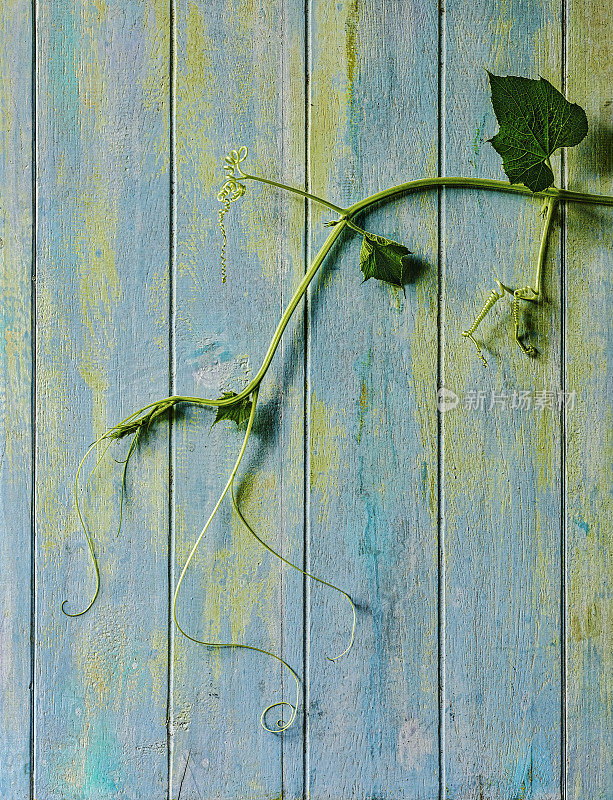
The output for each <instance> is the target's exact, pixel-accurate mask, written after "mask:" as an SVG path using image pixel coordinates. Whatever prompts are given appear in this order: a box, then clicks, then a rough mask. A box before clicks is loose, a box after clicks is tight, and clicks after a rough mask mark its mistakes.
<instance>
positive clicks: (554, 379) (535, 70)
mask: <svg viewBox="0 0 613 800" xmlns="http://www.w3.org/2000/svg"><path fill="white" fill-rule="evenodd" d="M445 9H446V13H445V19H444V31H445V33H444V38H445V48H444V52H445V71H446V80H445V85H444V87H443V91H444V96H443V118H444V120H445V123H444V124H445V133H444V146H445V154H446V156H445V161H444V165H443V168H444V174H447V175H466V176H476V177H487V178H491V177H493V178H498V179H504V174H503V172H502V166H501V161H500V159H499V157H498V156H497V154H496V153H495V152H494V150H493V148H492V147H491V146H490V145H489V144H487V143H486V139H488V138H490V137H491V136H492V135H493V134H494V133H495V132H496V130H497V125H496V120H495V117H494V113H493V111H492V108H491V103H490V98H489V85H488V81H487V75H486V73H485V71H484V68H487V69H489V70H490V71H492V72H493V73H495V74H499V75H507V74H511V75H523V76H526V77H531V78H538V76H539V75H543V76H544V77H546V78H548V79H549V80H551V81H552V82H553V83H554V85H556V86H559V85H560V74H561V69H560V35H559V31H560V28H561V25H560V17H559V13H558V4H554V3H544V4H540V3H539V4H525V3H519V2H510V3H504V4H501V3H496V2H490V0H482V1H481V2H477V3H475V2H449V3H447V4H446V6H445ZM556 165H557V162H556V161H555V159H554V166H556ZM556 171H557V170H556ZM540 208H541V203H539V202H538V201H533V200H530V199H524V198H520V197H515V196H510V195H497V194H493V193H488V194H486V193H485V192H480V191H478V190H473V191H471V192H468V191H456V190H451V189H450V190H448V191H447V192H446V196H445V209H444V217H443V220H444V225H445V232H444V239H443V241H444V266H443V273H444V278H443V297H444V308H443V316H442V324H443V334H442V335H443V342H444V360H443V376H442V377H443V384H444V386H445V387H446V388H447V389H449V390H451V391H453V392H455V393H456V395H457V396H458V405H457V407H455V408H452V409H449V410H448V411H446V412H444V413H443V412H442V413H441V418H442V419H441V423H442V440H443V459H444V461H443V466H442V469H443V474H444V484H443V492H442V502H443V519H444V543H445V545H444V548H445V562H444V563H445V571H446V577H445V609H446V610H445V632H444V636H445V652H444V671H445V678H444V680H445V693H446V706H445V714H446V724H445V736H444V738H445V743H444V749H445V752H444V763H445V771H446V778H445V780H446V786H445V791H446V792H448V796H449V797H450V798H454V800H460V799H461V800H468V799H469V798H470V800H472V799H473V798H474V800H477V798H479V799H481V798H491V799H492V800H493V799H494V798H496V800H512V799H513V800H514V799H515V798H518V797H538V798H545V797H547V798H550V797H551V798H553V797H558V796H559V792H560V741H561V727H560V707H561V696H560V672H561V670H560V659H561V648H560V613H559V608H560V538H561V533H560V532H561V513H560V491H561V489H560V478H559V470H560V458H559V452H560V430H559V412H558V411H557V408H556V407H555V405H554V407H553V408H548V407H544V408H537V407H536V406H537V405H538V404H539V403H540V401H538V403H537V395H538V396H539V397H541V396H542V395H541V394H539V393H542V392H543V390H545V391H549V392H556V391H557V390H558V389H559V388H560V387H559V376H560V344H559V340H560V297H559V289H558V286H559V268H560V267H559V228H558V223H557V222H556V226H555V229H554V231H553V233H552V235H551V238H550V244H549V251H548V258H547V266H546V270H545V275H544V287H545V288H544V294H545V300H544V302H543V303H541V304H539V305H538V307H536V308H535V309H534V310H532V311H531V312H528V313H529V314H530V316H529V317H528V322H529V328H530V334H529V337H530V340H531V341H532V342H533V343H534V344H535V345H536V347H537V350H538V357H537V358H536V359H530V358H528V357H527V356H526V355H524V354H523V353H522V352H521V351H520V349H519V347H518V346H517V344H516V343H515V341H514V338H513V323H512V316H511V311H510V303H509V302H508V301H507V300H506V299H505V300H504V301H499V305H498V306H496V307H495V308H494V310H493V311H492V312H490V314H489V315H488V316H487V317H486V318H485V320H484V321H483V322H482V323H481V326H480V327H479V329H478V331H477V334H476V336H477V338H478V340H479V341H481V342H483V349H484V354H485V357H486V359H487V361H488V367H487V368H484V366H483V364H482V363H481V361H480V360H479V358H478V356H477V353H476V352H475V348H474V346H473V344H472V342H470V340H468V339H466V338H463V337H462V336H461V335H460V332H461V331H462V330H464V329H467V328H469V327H470V325H471V323H472V321H473V320H474V318H475V317H476V315H477V314H478V313H479V310H480V309H481V308H482V306H483V304H484V302H485V300H486V298H487V297H488V295H489V293H490V291H491V290H492V289H493V288H494V287H495V286H496V284H495V278H500V280H502V281H503V282H504V283H506V284H507V285H511V286H513V287H519V286H526V285H527V284H528V283H532V281H533V277H534V270H535V264H536V256H537V252H538V246H539V241H540V236H541V227H542V220H541V217H540V213H539V212H540ZM557 219H559V217H558V218H557ZM522 391H525V392H528V393H529V397H530V402H531V408H529V409H523V410H522V409H521V408H514V407H513V402H514V401H513V397H514V393H519V392H522ZM479 392H482V393H483V394H482V395H480V394H479ZM480 398H483V400H482V401H481V399H480ZM515 398H516V402H517V398H519V395H518V394H516V395H515ZM545 398H546V400H547V402H549V396H548V395H545ZM481 402H483V408H480V407H479V406H480V404H481ZM474 406H477V407H476V408H474Z"/></svg>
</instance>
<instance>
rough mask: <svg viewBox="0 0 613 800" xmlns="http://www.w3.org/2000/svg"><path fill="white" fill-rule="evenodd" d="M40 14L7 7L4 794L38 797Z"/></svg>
mask: <svg viewBox="0 0 613 800" xmlns="http://www.w3.org/2000/svg"><path fill="white" fill-rule="evenodd" d="M31 25H32V21H31V16H30V4H29V3H26V2H16V3H13V4H11V7H10V8H9V7H8V6H7V5H6V4H4V5H2V6H0V74H1V75H2V82H1V84H0V86H1V88H0V120H1V124H0V131H1V137H0V265H1V267H0V297H1V301H0V303H1V308H2V316H1V323H0V540H1V541H2V548H1V549H0V571H1V574H2V579H1V580H0V608H1V609H2V612H1V613H0V763H1V764H2V768H1V769H0V796H1V797H19V798H21V797H23V798H25V797H28V796H29V791H30V775H31V763H30V711H31V692H30V680H31V668H32V660H31V644H30V619H31V602H32V592H31V588H32V587H31V581H30V577H31V575H30V572H31V562H30V556H31V553H30V541H31V525H30V522H31V495H32V458H31V455H32V426H31V391H32V382H31V374H32V373H31V357H30V356H31V324H30V320H31V292H32V279H31V271H30V267H31V248H32V179H31V178H32V175H31V168H32V124H31V121H32V94H31V78H32V75H31V68H30V64H31V61H32V51H31V47H32V42H31V37H30V29H31Z"/></svg>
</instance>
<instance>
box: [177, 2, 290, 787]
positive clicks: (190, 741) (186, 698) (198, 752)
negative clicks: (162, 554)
mask: <svg viewBox="0 0 613 800" xmlns="http://www.w3.org/2000/svg"><path fill="white" fill-rule="evenodd" d="M303 28H304V19H303V7H302V4H301V3H300V4H299V3H297V2H293V0H286V1H285V2H272V3H271V2H230V3H227V4H222V3H215V2H213V3H211V2H204V1H202V0H201V1H200V2H180V3H178V4H177V195H176V196H177V241H176V252H177V264H176V389H177V392H178V393H180V394H190V395H192V394H196V395H200V396H204V397H219V396H220V395H221V392H222V391H227V390H234V391H238V390H240V389H242V388H244V386H245V385H246V383H247V382H248V381H249V380H250V379H251V378H252V377H253V376H254V375H255V373H256V372H257V370H258V368H259V366H260V362H261V361H262V359H263V357H264V354H265V352H266V350H267V347H268V344H269V341H270V338H271V337H272V334H273V332H274V328H275V326H276V324H277V322H278V320H279V318H280V316H281V312H282V308H283V305H284V304H285V303H286V302H287V301H288V300H289V298H290V297H291V293H292V291H293V287H294V286H295V285H297V283H298V280H299V278H300V277H301V275H302V270H303V267H304V258H303V253H304V243H303V241H304V233H303V232H304V203H303V201H302V200H300V199H297V198H295V197H291V196H288V195H286V194H281V193H280V192H279V191H278V190H276V189H274V188H271V187H262V186H261V184H256V183H253V182H251V183H248V184H247V192H246V194H245V196H244V197H243V198H242V199H241V200H240V201H239V202H237V203H235V204H234V205H233V206H232V207H231V209H230V211H229V213H228V215H227V216H226V218H225V225H226V227H227V231H228V248H227V258H228V264H227V282H226V283H222V273H221V259H220V249H221V234H220V232H219V230H218V228H217V214H218V210H219V208H220V204H219V203H218V202H217V200H216V199H215V196H216V194H217V192H218V191H219V188H220V186H221V183H222V182H223V179H224V172H223V170H222V166H223V164H224V157H225V156H226V155H227V154H228V152H229V151H230V150H231V149H232V148H234V147H236V148H238V147H239V146H241V145H246V146H248V148H249V151H250V155H249V158H248V161H247V162H246V165H244V166H245V168H246V169H247V170H248V171H250V172H252V173H256V174H262V175H265V176H266V177H272V178H276V179H277V180H283V181H286V182H288V183H293V184H296V185H299V186H300V185H302V183H303V180H304V178H303V169H304V63H303V51H304V45H303ZM292 337H293V339H292ZM302 356H303V333H302V330H301V326H300V317H299V316H298V318H297V322H296V323H295V324H292V326H291V327H290V329H289V330H288V333H287V334H286V337H285V346H284V347H283V349H282V350H281V351H280V352H279V353H278V354H277V356H276V358H275V362H274V364H273V366H272V368H271V370H270V372H269V374H268V376H267V377H266V379H265V382H264V384H263V386H262V391H261V395H260V401H259V405H260V409H259V413H258V418H257V421H256V428H255V433H254V435H253V437H252V439H251V442H250V444H249V449H248V451H247V455H246V457H245V461H244V465H243V467H241V471H240V474H239V476H240V480H239V481H238V483H237V486H238V489H239V491H238V497H239V502H241V505H242V507H243V510H244V512H245V515H246V517H247V519H249V520H251V522H252V523H253V525H254V527H255V529H256V530H257V532H258V533H259V534H260V535H261V536H262V537H263V538H264V539H265V540H266V541H268V542H269V543H270V544H271V545H272V546H273V547H274V548H276V549H277V550H281V551H282V552H283V553H284V555H285V556H286V557H289V558H292V559H298V560H299V561H300V560H301V558H302V556H301V551H302V544H303V524H302V523H303V520H302V500H303V498H302V486H303V433H302V424H303V423H302V419H303V413H302V404H303V358H302ZM214 417H215V412H214V410H212V409H211V410H201V411H199V412H198V413H190V412H189V411H187V412H185V413H184V414H182V415H181V416H180V418H179V419H178V424H177V435H176V455H175V459H176V473H175V485H176V559H175V580H177V579H178V577H179V573H180V571H181V569H182V567H183V564H184V563H185V559H186V558H187V556H188V554H189V551H190V549H191V547H192V544H193V542H194V541H195V539H196V538H197V536H198V534H199V532H200V530H201V529H202V526H203V524H204V522H205V520H206V519H207V517H208V515H209V513H210V511H211V510H212V508H213V506H214V505H215V502H216V500H217V497H218V496H219V493H220V492H221V491H222V489H223V486H224V485H225V482H226V480H227V477H228V475H229V472H230V470H231V469H232V465H233V463H234V460H235V459H236V455H237V453H238V450H239V449H240V445H241V441H242V437H243V435H244V433H243V431H240V432H239V431H237V429H236V427H235V426H234V425H233V424H231V423H228V422H224V423H221V424H219V425H217V426H216V427H215V428H214V429H213V430H209V429H210V426H211V423H212V422H213V419H214ZM282 590H284V595H285V602H286V603H287V605H288V611H287V614H286V613H285V606H284V603H283V601H282ZM178 616H179V619H180V621H181V624H182V625H183V626H184V627H185V628H186V630H187V631H188V632H189V633H190V634H191V635H194V636H196V637H200V638H202V637H203V638H204V639H206V640H208V641H222V642H237V643H244V644H248V645H253V646H255V647H259V648H262V649H264V650H269V651H271V652H274V653H275V654H277V655H280V656H281V655H283V656H285V655H287V658H288V659H289V661H290V662H291V663H292V666H293V667H294V669H296V670H297V672H298V673H299V674H300V673H301V672H302V665H301V657H302V578H301V576H299V575H295V574H291V573H288V571H287V570H286V569H282V568H281V565H280V563H279V562H278V561H277V560H276V559H274V558H273V557H272V556H271V555H270V554H268V553H267V552H265V551H264V550H263V548H262V547H261V545H260V544H258V543H257V542H256V541H255V540H254V539H253V538H252V537H251V536H250V534H249V533H248V531H246V530H245V529H244V527H243V526H242V525H241V523H240V521H239V519H238V518H237V516H236V515H235V514H233V513H232V509H231V504H230V502H229V498H227V499H226V502H225V504H224V506H223V507H222V509H221V511H220V513H219V515H218V518H217V519H216V521H215V523H214V524H213V525H212V526H211V528H210V529H209V531H208V532H207V535H206V537H205V539H204V540H203V541H202V544H201V549H200V550H199V552H198V555H197V557H196V558H195V559H194V561H193V563H192V566H191V567H190V570H189V571H188V573H187V574H186V577H185V580H184V583H183V585H182V589H181V595H180V598H179V602H178ZM174 652H175V659H174V665H175V672H174V677H173V681H174V687H175V692H174V713H173V719H174V768H173V789H172V792H173V793H174V795H176V794H178V791H179V787H180V786H181V781H182V780H183V775H184V774H185V779H184V780H183V788H182V792H183V794H182V797H187V798H189V797H206V798H216V800H217V798H219V800H234V798H241V800H252V799H253V800H256V799H257V800H259V798H262V797H273V796H275V797H278V796H280V795H281V794H282V792H283V786H282V777H283V776H282V760H283V753H282V748H285V750H286V751H287V752H291V764H292V769H291V770H288V773H290V774H288V778H287V780H288V781H290V782H291V783H292V785H293V786H296V785H298V787H299V788H298V790H297V792H300V784H301V775H300V773H301V766H302V743H301V728H302V726H301V723H300V719H301V717H299V718H298V721H297V722H296V724H295V725H294V727H293V728H292V729H291V730H289V731H288V732H287V734H285V736H284V737H281V736H279V735H276V734H271V733H269V732H266V731H265V730H264V729H263V728H262V727H261V726H260V714H261V713H262V711H263V710H264V708H265V707H266V706H268V705H269V704H270V703H274V702H276V701H278V700H281V699H285V700H289V701H291V702H294V692H295V685H294V683H293V679H292V677H291V675H290V674H287V672H286V671H284V670H283V669H282V668H281V665H279V664H278V663H277V662H275V661H274V660H273V659H271V658H269V657H268V656H265V655H263V654H260V653H254V652H250V651H247V650H240V649H235V650H230V649H223V650H215V649H211V648H205V647H202V646H198V645H196V644H194V643H192V642H190V641H187V640H186V639H185V638H184V637H182V636H181V635H180V634H175V636H174ZM301 709H302V697H301ZM277 718H278V709H277V714H276V715H275V712H274V711H273V712H271V716H269V717H268V720H267V721H268V724H271V725H274V723H275V721H276V719H277ZM286 719H287V716H286ZM188 759H189V762H188ZM292 772H294V773H295V774H291V773H292ZM284 796H288V795H287V794H284ZM289 796H292V795H291V794H290V795H289ZM296 796H297V795H296Z"/></svg>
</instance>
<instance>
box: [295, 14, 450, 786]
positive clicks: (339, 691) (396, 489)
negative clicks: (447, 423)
mask: <svg viewBox="0 0 613 800" xmlns="http://www.w3.org/2000/svg"><path fill="white" fill-rule="evenodd" d="M310 8H311V17H310V20H311V30H310V37H311V42H312V53H311V60H312V68H311V71H310V84H311V121H312V124H311V128H310V131H309V139H310V158H309V169H310V181H311V185H312V190H313V191H314V192H315V194H319V195H322V196H324V197H328V198H330V199H331V200H332V201H333V202H336V203H341V205H342V204H348V203H352V202H355V201H357V200H359V199H360V198H361V197H365V196H366V195H369V194H371V193H374V192H376V191H378V190H381V189H384V188H386V187H391V186H393V185H395V184H398V183H401V182H402V181H407V180H411V179H412V178H420V177H424V176H428V175H429V176H434V175H436V163H437V142H436V129H437V71H438V63H437V10H436V8H435V6H433V5H432V4H430V5H427V4H426V5H424V4H421V5H420V6H418V5H416V4H410V5H409V6H407V4H406V3H402V2H394V1H393V2H386V3H385V5H384V7H382V6H381V4H379V3H373V2H360V3H358V2H355V0H351V1H346V2H341V3H336V4H333V5H330V4H328V3H324V2H314V3H312V4H310ZM330 217H331V215H330V212H326V211H325V210H324V212H323V213H322V211H321V209H320V208H318V207H313V213H312V219H311V222H312V230H313V234H312V250H313V253H316V252H317V248H318V247H319V246H320V245H321V243H322V241H323V237H324V235H325V229H324V228H323V227H322V223H324V222H325V221H326V220H328V219H330ZM358 224H360V225H363V226H365V227H366V228H367V229H369V230H372V231H374V232H376V233H379V234H382V235H384V236H389V237H390V238H392V239H396V240H400V241H401V242H403V243H405V244H406V245H407V246H408V247H409V248H410V249H411V250H412V251H414V252H415V253H416V258H417V261H418V263H419V265H420V270H419V276H418V279H417V280H416V281H415V282H414V283H412V284H409V285H408V286H407V291H406V298H405V297H404V296H403V293H402V291H399V290H394V289H392V288H391V287H389V286H384V285H383V284H381V283H378V282H376V281H370V282H368V283H366V284H364V285H363V286H362V285H361V281H362V277H363V276H362V274H361V273H360V270H359V251H360V244H361V242H360V238H359V236H357V235H355V236H354V235H351V234H348V235H347V236H345V237H344V240H343V242H342V243H341V244H340V245H339V246H338V247H337V248H336V250H335V251H334V252H333V255H332V257H331V258H330V260H329V261H328V263H327V265H325V266H324V268H323V271H322V273H321V276H320V278H319V280H318V282H317V286H316V290H315V291H314V293H313V299H312V303H311V314H310V327H311V341H310V353H311V355H310V367H309V387H308V388H309V397H310V409H309V413H310V423H309V434H310V435H309V445H310V453H309V455H310V516H309V526H310V528H309V530H310V535H309V546H310V566H311V569H312V570H313V571H314V572H315V574H318V575H322V576H323V577H324V578H326V580H329V581H332V582H334V583H335V584H337V585H338V586H340V587H341V588H343V589H345V590H346V591H348V592H349V593H350V595H351V596H352V597H353V598H354V600H355V602H356V604H357V606H358V617H357V629H356V641H355V645H354V648H353V650H352V652H351V653H350V654H349V655H347V656H346V657H344V658H342V659H340V660H339V661H338V662H336V663H331V662H330V661H327V660H326V659H325V656H326V655H328V654H333V653H334V652H337V653H338V652H340V651H342V649H343V647H344V644H345V643H346V640H347V636H348V633H349V630H350V625H351V614H350V611H348V610H347V606H346V603H345V601H344V600H343V599H342V597H339V596H338V595H337V594H336V593H334V592H332V591H330V590H326V589H324V588H321V587H317V586H313V587H311V590H310V601H309V616H310V630H309V641H310V644H309V672H310V703H309V709H308V711H309V724H308V748H309V749H308V753H307V771H308V785H307V787H306V791H305V796H308V797H310V798H312V800H324V798H331V797H334V798H338V800H345V799H346V800H349V798H351V799H352V800H353V799H354V798H355V800H358V798H359V800H364V798H371V797H372V798H377V799H378V800H383V798H386V800H387V798H389V799H390V800H391V798H394V800H398V798H432V797H434V796H435V795H436V793H437V791H438V712H437V685H438V674H437V503H436V496H437V434H436V406H435V402H434V397H435V387H436V362H437V319H436V316H437V303H436V297H437V270H436V260H437V245H438V239H437V211H436V196H435V195H433V194H430V195H428V196H424V197H417V198H415V197H410V198H405V199H401V200H399V201H397V202H389V203H387V204H385V205H384V207H382V208H380V209H377V210H376V212H375V211H373V212H372V213H369V214H367V215H364V217H363V219H362V221H361V222H359V223H358Z"/></svg>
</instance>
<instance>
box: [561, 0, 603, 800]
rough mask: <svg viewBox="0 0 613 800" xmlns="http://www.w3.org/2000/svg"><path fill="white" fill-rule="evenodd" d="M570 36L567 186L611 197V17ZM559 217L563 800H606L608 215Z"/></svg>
mask: <svg viewBox="0 0 613 800" xmlns="http://www.w3.org/2000/svg"><path fill="white" fill-rule="evenodd" d="M567 26H568V28H567V29H568V96H569V98H571V99H574V100H579V102H581V104H582V105H583V106H584V107H585V109H586V112H587V115H588V120H589V132H588V136H587V139H586V140H585V141H584V142H583V143H582V144H581V147H580V148H577V149H576V151H575V150H569V151H568V185H569V188H572V189H574V188H577V189H582V188H584V187H586V186H589V187H590V191H596V192H604V193H609V194H610V193H611V191H612V189H613V180H612V179H613V175H612V162H611V144H612V141H611V137H612V131H613V128H612V122H613V121H612V118H611V108H612V106H611V95H610V81H609V80H608V78H607V76H610V74H611V67H612V66H613V63H612V57H611V14H610V12H609V11H607V10H605V9H603V8H602V7H601V6H599V5H598V4H597V3H592V2H584V3H576V2H571V3H570V4H569V15H568V20H567ZM566 219H567V233H566V260H565V266H566V270H565V275H564V278H565V288H566V292H565V334H566V335H565V344H566V353H565V355H566V358H565V362H566V363H565V365H566V390H567V392H568V393H569V406H568V408H567V412H566V424H567V431H566V446H567V455H566V464H567V469H566V481H567V484H566V540H567V542H566V543H567V555H566V591H567V595H566V618H567V666H568V677H567V708H566V714H567V740H568V746H567V761H568V765H567V768H568V793H567V797H568V798H569V800H579V798H583V797H591V798H594V800H605V798H608V797H611V795H612V794H613V770H612V769H611V761H610V757H611V747H612V745H613V726H612V721H613V720H612V704H611V697H612V694H613V682H612V680H613V679H612V675H613V671H612V666H613V665H612V654H613V646H612V645H613V640H612V632H613V613H612V611H613V608H612V603H611V601H612V597H613V593H612V586H613V561H612V551H611V527H610V520H611V514H612V511H613V505H612V502H611V455H612V453H613V449H612V440H611V430H612V429H611V353H612V346H613V340H612V331H611V310H612V309H611V297H612V295H611V268H612V266H613V263H612V256H611V254H612V250H611V226H612V223H613V214H612V213H611V209H602V208H599V209H594V213H589V212H588V211H587V210H586V209H585V208H582V207H579V206H577V205H570V204H569V206H568V209H567V216H566ZM573 392H574V403H573V404H572V407H571V401H572V399H573V394H572V393H573Z"/></svg>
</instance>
